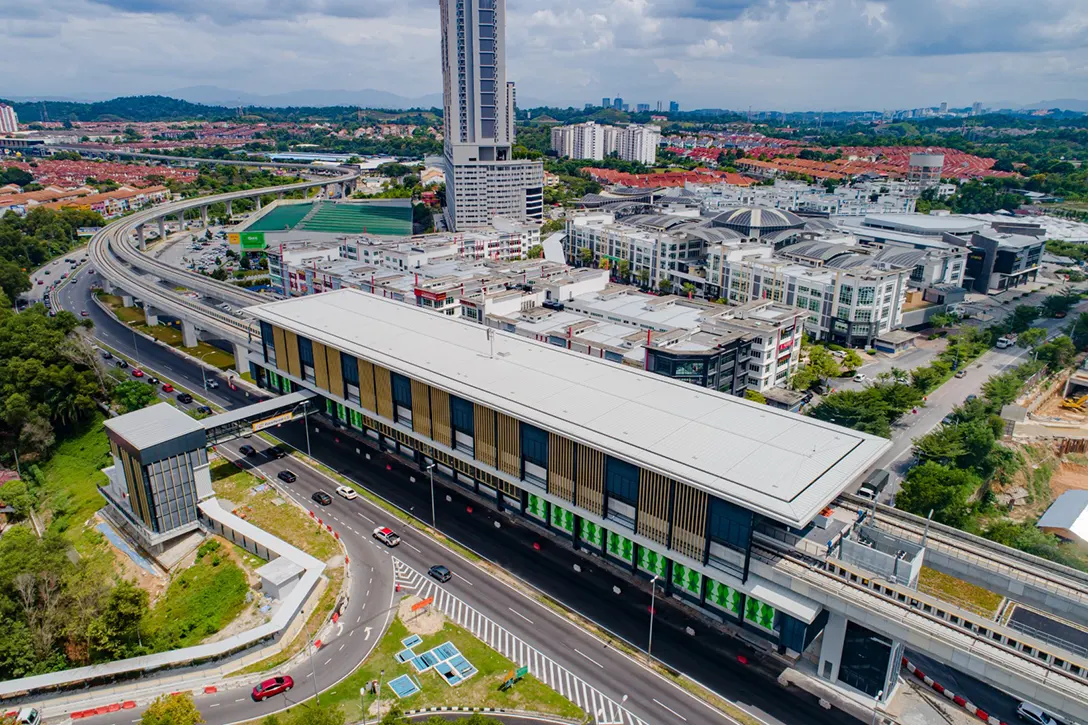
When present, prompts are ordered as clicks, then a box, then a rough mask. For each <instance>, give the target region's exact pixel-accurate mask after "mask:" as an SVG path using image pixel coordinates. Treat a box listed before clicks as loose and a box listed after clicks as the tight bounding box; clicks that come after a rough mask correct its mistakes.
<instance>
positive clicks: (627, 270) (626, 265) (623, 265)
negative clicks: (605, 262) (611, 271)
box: [616, 259, 631, 282]
mask: <svg viewBox="0 0 1088 725" xmlns="http://www.w3.org/2000/svg"><path fill="white" fill-rule="evenodd" d="M616 275H617V276H618V277H619V278H620V279H621V280H623V281H625V282H626V281H627V280H628V279H630V278H631V263H630V262H628V261H627V260H626V259H621V260H620V261H619V263H618V264H617V265H616Z"/></svg>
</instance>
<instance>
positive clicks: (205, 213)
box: [200, 206, 208, 229]
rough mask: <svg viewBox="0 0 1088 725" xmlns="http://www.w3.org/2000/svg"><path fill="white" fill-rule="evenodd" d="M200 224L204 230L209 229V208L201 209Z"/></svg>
mask: <svg viewBox="0 0 1088 725" xmlns="http://www.w3.org/2000/svg"><path fill="white" fill-rule="evenodd" d="M200 224H201V226H202V227H203V228H204V229H207V228H208V207H206V206H202V207H200Z"/></svg>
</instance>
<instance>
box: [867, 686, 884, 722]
mask: <svg viewBox="0 0 1088 725" xmlns="http://www.w3.org/2000/svg"><path fill="white" fill-rule="evenodd" d="M882 697H884V690H881V691H880V692H878V693H876V699H875V700H874V701H873V719H872V720H870V721H869V725H876V714H877V713H878V712H879V710H878V708H879V707H880V698H882Z"/></svg>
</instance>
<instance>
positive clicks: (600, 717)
mask: <svg viewBox="0 0 1088 725" xmlns="http://www.w3.org/2000/svg"><path fill="white" fill-rule="evenodd" d="M393 576H394V581H395V582H396V584H398V585H400V588H401V590H402V591H405V590H407V591H412V592H414V593H415V594H416V595H417V596H418V597H420V598H422V599H426V598H427V597H434V606H435V607H437V608H438V611H440V612H442V614H444V615H446V617H447V618H449V620H450V621H452V622H454V623H455V624H457V625H458V626H460V627H463V628H464V629H466V630H468V631H469V632H471V633H472V634H473V635H474V636H475V637H477V638H478V639H480V640H481V641H483V642H484V643H485V644H487V645H488V646H489V647H491V648H492V649H494V650H495V651H497V652H498V653H499V654H501V655H503V656H504V657H506V658H507V659H509V660H511V661H512V662H514V663H515V664H518V665H521V666H528V668H529V672H530V673H531V674H532V675H533V676H534V677H536V678H537V679H538V680H540V681H541V682H543V683H544V684H545V685H547V686H548V687H550V688H552V689H553V690H555V691H556V692H558V693H559V694H560V695H562V696H563V697H565V698H567V699H568V700H570V701H571V702H573V703H574V704H575V705H577V706H578V707H580V708H582V709H583V710H585V711H586V713H587V714H589V715H590V716H593V717H594V718H595V719H594V720H593V722H594V723H595V724H596V725H647V723H646V721H645V720H642V719H641V718H639V717H637V716H635V715H634V714H633V713H631V712H630V711H628V710H627V709H626V708H624V707H623V706H621V705H620V703H618V702H616V701H615V700H613V699H612V698H610V697H608V696H607V695H605V694H603V693H602V692H600V691H599V690H597V689H596V688H595V687H593V686H592V685H590V684H589V683H588V682H586V681H585V680H583V679H582V678H580V677H578V676H577V675H575V674H573V673H572V672H571V671H570V670H567V669H566V668H564V667H563V666H562V665H560V664H559V663H558V662H556V661H555V660H553V659H551V658H550V657H548V656H547V655H545V654H544V653H543V652H541V651H540V650H538V649H536V648H535V647H532V646H530V645H529V644H527V643H526V642H525V641H524V640H522V639H521V638H520V637H518V636H516V635H515V634H513V633H512V632H510V631H509V630H507V629H505V628H503V627H501V626H499V625H498V624H497V623H496V622H494V621H493V620H491V619H489V618H488V617H486V616H484V615H483V614H482V613H481V612H479V611H477V610H476V609H474V608H472V607H471V606H469V605H468V604H466V603H465V602H464V601H462V600H461V599H459V598H458V597H456V596H454V595H452V594H450V593H449V592H448V591H447V590H446V589H445V588H443V587H440V586H438V583H437V582H435V581H434V580H433V579H431V578H430V577H428V576H424V575H423V574H421V573H419V572H418V571H416V570H415V569H413V568H412V567H411V566H409V565H407V564H405V563H404V562H403V561H401V560H400V559H398V558H396V557H393ZM514 614H518V613H517V612H514ZM518 616H521V617H522V618H523V619H524V618H525V617H524V615H520V614H518ZM526 621H528V620H526ZM583 656H585V655H583ZM594 664H596V663H594Z"/></svg>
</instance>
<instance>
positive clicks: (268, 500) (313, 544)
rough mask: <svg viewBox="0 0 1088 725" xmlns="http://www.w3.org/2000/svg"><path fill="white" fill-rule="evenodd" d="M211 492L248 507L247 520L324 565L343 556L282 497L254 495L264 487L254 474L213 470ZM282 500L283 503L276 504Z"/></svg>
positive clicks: (224, 465)
mask: <svg viewBox="0 0 1088 725" xmlns="http://www.w3.org/2000/svg"><path fill="white" fill-rule="evenodd" d="M211 474H212V488H213V489H215V493H216V494H217V495H219V496H222V497H223V498H225V499H227V500H228V501H230V502H231V503H233V504H234V505H235V506H237V507H239V508H241V507H243V506H244V507H245V519H246V521H249V522H250V523H251V524H253V525H254V526H259V527H260V528H262V529H264V530H265V531H267V532H269V533H270V534H272V535H274V536H278V537H279V538H281V539H283V540H284V541H286V542H288V543H290V544H293V545H294V546H297V547H298V548H300V549H302V550H303V551H305V552H306V553H307V554H309V555H310V556H313V557H315V558H317V559H320V560H321V561H325V560H326V559H328V558H329V557H332V556H335V555H336V554H339V553H340V547H339V546H337V545H336V541H335V540H334V539H333V538H332V536H330V535H329V534H328V533H327V532H325V531H323V530H322V528H321V527H320V526H318V525H317V522H315V521H314V520H313V519H311V518H310V517H309V516H308V515H307V514H305V513H304V512H302V511H301V510H299V509H298V508H296V507H295V506H294V505H292V504H290V503H287V502H282V499H280V495H279V493H278V492H277V491H276V490H275V489H273V488H268V489H266V490H264V491H262V492H260V493H254V492H253V487H254V486H257V485H258V484H260V483H261V481H260V479H258V478H257V477H256V476H254V475H253V474H251V473H248V472H246V471H242V470H239V468H238V467H237V466H235V465H234V464H233V463H230V462H229V461H221V462H218V463H215V464H214V465H213V466H212V470H211ZM277 500H280V501H281V503H279V504H277V503H275V502H276V501H277Z"/></svg>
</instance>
